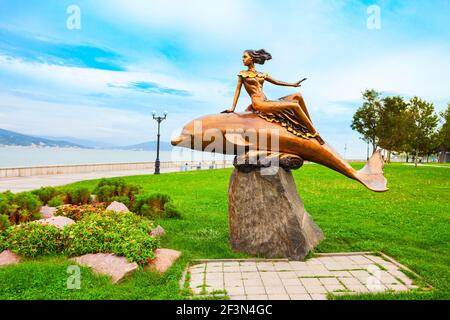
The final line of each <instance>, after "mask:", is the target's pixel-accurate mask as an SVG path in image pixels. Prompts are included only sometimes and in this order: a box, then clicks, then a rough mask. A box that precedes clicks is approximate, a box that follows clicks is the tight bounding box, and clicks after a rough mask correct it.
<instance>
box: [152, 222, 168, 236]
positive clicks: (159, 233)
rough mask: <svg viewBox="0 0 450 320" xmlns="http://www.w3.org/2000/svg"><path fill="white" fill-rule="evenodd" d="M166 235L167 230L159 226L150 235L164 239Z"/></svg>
mask: <svg viewBox="0 0 450 320" xmlns="http://www.w3.org/2000/svg"><path fill="white" fill-rule="evenodd" d="M165 234H166V230H164V228H163V227H161V226H160V225H158V226H157V227H156V228H155V229H153V230H152V231H151V232H150V235H151V236H153V237H162V236H164V235H165Z"/></svg>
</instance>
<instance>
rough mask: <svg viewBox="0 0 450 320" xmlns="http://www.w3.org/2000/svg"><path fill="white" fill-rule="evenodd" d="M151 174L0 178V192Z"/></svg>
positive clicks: (124, 171)
mask: <svg viewBox="0 0 450 320" xmlns="http://www.w3.org/2000/svg"><path fill="white" fill-rule="evenodd" d="M166 172H180V168H164V169H161V173H166ZM147 174H148V175H149V174H153V169H151V170H150V169H146V170H121V171H100V172H92V173H72V174H55V175H45V176H31V177H11V178H0V192H4V191H6V190H11V191H12V192H21V191H29V190H34V189H39V188H40V187H44V186H53V187H55V186H62V185H65V184H69V183H73V182H77V181H82V180H92V179H100V178H111V177H122V176H136V175H147Z"/></svg>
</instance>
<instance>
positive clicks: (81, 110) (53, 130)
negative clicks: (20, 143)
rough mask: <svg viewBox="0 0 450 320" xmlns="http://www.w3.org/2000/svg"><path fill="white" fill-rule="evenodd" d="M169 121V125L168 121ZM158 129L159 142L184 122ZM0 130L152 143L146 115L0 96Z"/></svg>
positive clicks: (173, 117)
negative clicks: (160, 138) (159, 130)
mask: <svg viewBox="0 0 450 320" xmlns="http://www.w3.org/2000/svg"><path fill="white" fill-rule="evenodd" d="M169 120H170V121H169ZM169 120H167V121H166V122H165V123H164V124H163V126H162V137H163V140H165V141H168V140H169V139H170V136H171V135H172V132H176V133H178V132H179V130H180V129H181V128H180V125H181V124H182V123H184V122H186V121H188V119H186V118H183V117H182V116H180V115H176V114H170V115H169ZM0 124H1V125H0V127H1V128H3V129H7V130H13V131H18V132H20V133H25V134H30V135H37V136H55V137H58V136H60V137H61V136H71V137H76V138H80V139H89V140H99V141H104V142H109V143H111V144H115V145H128V144H130V145H131V144H135V143H140V142H144V141H149V140H155V136H156V123H155V121H154V120H153V119H152V117H151V115H150V114H142V113H139V112H135V111H130V110H119V109H112V108H104V107H95V106H91V105H83V104H77V103H52V102H45V101H37V100H29V99H26V98H22V97H17V96H14V95H10V94H7V93H2V94H0Z"/></svg>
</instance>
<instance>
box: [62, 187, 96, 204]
mask: <svg viewBox="0 0 450 320" xmlns="http://www.w3.org/2000/svg"><path fill="white" fill-rule="evenodd" d="M67 202H68V203H70V204H88V203H90V202H91V191H89V189H88V188H80V189H75V190H70V191H68V192H67Z"/></svg>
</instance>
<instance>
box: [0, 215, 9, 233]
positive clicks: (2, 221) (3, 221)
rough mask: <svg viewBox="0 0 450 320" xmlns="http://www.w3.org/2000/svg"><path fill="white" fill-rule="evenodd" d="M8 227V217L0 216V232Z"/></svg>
mask: <svg viewBox="0 0 450 320" xmlns="http://www.w3.org/2000/svg"><path fill="white" fill-rule="evenodd" d="M10 225H11V223H10V222H9V217H8V216H7V215H6V214H0V232H2V231H5V230H6V229H7V228H8V227H9V226H10Z"/></svg>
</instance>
